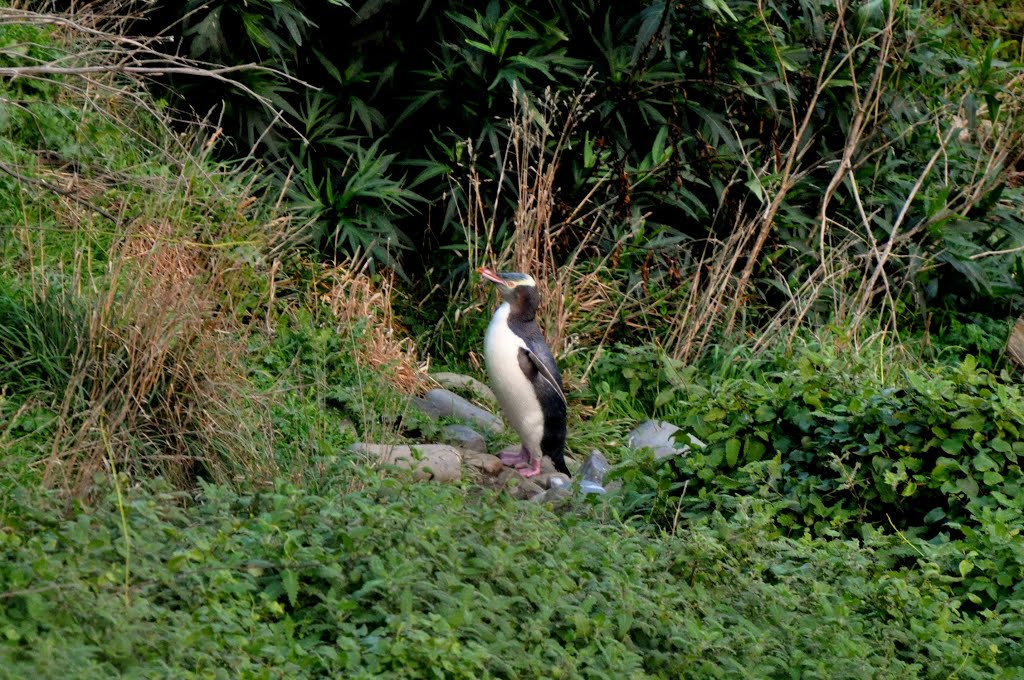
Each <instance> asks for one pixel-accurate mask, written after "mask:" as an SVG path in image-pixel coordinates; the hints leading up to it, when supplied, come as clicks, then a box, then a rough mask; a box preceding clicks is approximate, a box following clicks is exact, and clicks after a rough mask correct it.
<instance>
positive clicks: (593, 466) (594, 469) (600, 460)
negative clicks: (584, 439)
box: [576, 449, 612, 486]
mask: <svg viewBox="0 0 1024 680" xmlns="http://www.w3.org/2000/svg"><path fill="white" fill-rule="evenodd" d="M611 467H612V466H611V465H609V464H608V459H607V458H605V457H604V454H603V453H601V452H600V451H598V450H597V449H594V450H593V451H591V452H590V456H589V457H588V458H587V459H586V460H585V461H583V465H581V466H580V469H579V470H577V471H576V476H577V477H579V478H580V479H581V480H582V481H585V482H591V483H593V484H597V485H598V486H601V485H602V484H604V475H605V473H606V472H608V470H610V469H611Z"/></svg>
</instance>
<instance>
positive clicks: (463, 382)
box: [430, 372, 498, 404]
mask: <svg viewBox="0 0 1024 680" xmlns="http://www.w3.org/2000/svg"><path fill="white" fill-rule="evenodd" d="M430 377H431V378H433V379H434V380H436V381H437V382H438V383H439V384H440V385H441V387H446V388H448V389H450V390H465V391H466V392H469V393H470V394H472V395H473V396H474V397H475V398H476V399H480V400H482V401H486V402H490V403H491V404H496V403H498V400H497V399H496V398H495V397H494V392H493V391H492V390H491V388H490V387H488V386H487V385H485V384H484V383H482V382H480V381H479V380H477V379H476V378H473V377H471V376H468V375H462V374H461V373H444V372H442V373H432V374H431V375H430Z"/></svg>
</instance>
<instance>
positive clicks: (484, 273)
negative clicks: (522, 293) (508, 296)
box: [476, 267, 508, 288]
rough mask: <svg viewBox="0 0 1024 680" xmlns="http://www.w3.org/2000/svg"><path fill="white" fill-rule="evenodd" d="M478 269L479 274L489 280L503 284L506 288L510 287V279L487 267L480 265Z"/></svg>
mask: <svg viewBox="0 0 1024 680" xmlns="http://www.w3.org/2000/svg"><path fill="white" fill-rule="evenodd" d="M476 271H477V273H478V274H480V276H482V277H484V278H485V279H487V280H488V281H493V282H494V283H497V284H499V285H501V286H504V287H505V288H508V281H506V280H505V279H503V278H501V277H500V276H498V275H497V274H495V273H494V272H493V271H491V270H490V269H488V268H487V267H480V268H479V269H477V270H476Z"/></svg>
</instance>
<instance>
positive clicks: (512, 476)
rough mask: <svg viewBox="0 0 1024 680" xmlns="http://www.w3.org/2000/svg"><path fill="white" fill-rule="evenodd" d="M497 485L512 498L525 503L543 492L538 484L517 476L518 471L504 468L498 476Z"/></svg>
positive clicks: (519, 475)
mask: <svg viewBox="0 0 1024 680" xmlns="http://www.w3.org/2000/svg"><path fill="white" fill-rule="evenodd" d="M497 483H498V485H499V486H502V487H504V488H505V489H506V490H507V491H508V492H509V493H510V494H511V495H512V498H515V499H517V500H521V501H525V500H529V499H530V498H533V497H534V496H536V495H537V494H539V493H541V492H543V491H544V489H542V488H541V486H540V484H538V483H537V482H535V481H534V480H532V479H527V478H526V477H523V476H522V475H521V474H519V471H518V470H513V469H512V468H505V469H504V470H502V471H501V474H500V475H498V479H497Z"/></svg>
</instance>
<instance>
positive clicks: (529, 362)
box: [519, 347, 569, 406]
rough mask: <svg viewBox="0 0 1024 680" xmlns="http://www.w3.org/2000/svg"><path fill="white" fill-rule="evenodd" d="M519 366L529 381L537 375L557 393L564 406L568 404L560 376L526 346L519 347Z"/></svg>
mask: <svg viewBox="0 0 1024 680" xmlns="http://www.w3.org/2000/svg"><path fill="white" fill-rule="evenodd" d="M519 368H521V369H522V371H523V373H525V374H526V377H527V378H529V379H530V381H531V382H533V380H534V375H539V376H540V378H541V380H543V381H544V382H545V383H547V385H548V386H549V387H550V388H551V390H552V391H553V392H554V393H555V394H557V395H558V397H559V399H561V400H562V403H563V404H565V405H566V406H568V405H569V401H568V400H567V399H566V398H565V392H563V391H562V380H561V376H558V375H557V374H555V373H553V372H552V371H551V369H550V368H549V367H548V365H547V364H546V363H545V362H544V361H543V360H542V359H541V357H539V356H537V353H536V352H532V351H530V350H529V349H528V348H526V347H521V348H520V349H519ZM556 370H557V369H556Z"/></svg>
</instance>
